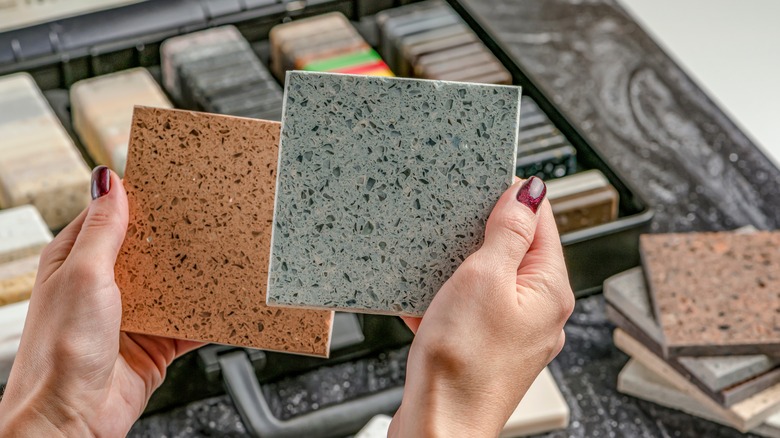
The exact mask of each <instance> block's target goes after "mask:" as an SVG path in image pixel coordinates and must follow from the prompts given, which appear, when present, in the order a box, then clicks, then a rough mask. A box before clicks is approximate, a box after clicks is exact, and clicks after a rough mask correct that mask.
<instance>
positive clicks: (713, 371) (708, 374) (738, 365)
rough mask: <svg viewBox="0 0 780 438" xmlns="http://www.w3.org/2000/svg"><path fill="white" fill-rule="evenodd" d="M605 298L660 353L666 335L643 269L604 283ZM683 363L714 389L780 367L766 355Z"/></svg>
mask: <svg viewBox="0 0 780 438" xmlns="http://www.w3.org/2000/svg"><path fill="white" fill-rule="evenodd" d="M604 298H605V299H606V300H607V302H608V303H609V304H610V305H612V306H614V307H615V309H616V310H618V311H619V312H620V313H622V314H623V315H624V316H625V317H626V318H628V319H630V321H631V322H632V323H633V324H635V325H636V327H638V328H639V329H640V330H641V331H642V332H644V333H645V334H646V335H647V336H649V337H650V339H651V340H652V341H653V342H654V343H655V344H656V345H657V348H653V347H652V346H648V348H650V349H651V350H655V351H656V352H660V345H661V343H662V341H663V335H662V334H661V328H660V326H659V325H658V323H657V322H656V321H655V320H654V319H653V311H652V307H651V304H650V298H649V296H648V293H647V287H646V286H645V279H644V272H643V270H642V268H641V267H638V268H634V269H631V270H630V271H626V272H623V273H621V274H618V275H616V276H614V277H612V278H609V279H607V281H606V282H604ZM679 361H680V362H681V363H682V364H684V365H685V367H686V368H688V369H689V370H690V371H691V373H693V374H696V375H697V376H698V377H699V378H701V379H702V381H704V382H705V383H706V384H707V385H708V386H709V387H710V388H711V389H713V390H720V389H724V388H728V387H730V386H732V385H734V384H737V383H739V382H742V381H745V380H747V379H751V378H753V377H756V376H758V375H760V374H762V373H765V372H767V371H769V370H770V369H772V368H774V367H775V366H776V365H777V364H778V359H774V358H771V357H768V356H764V355H749V356H713V357H681V358H680V359H679Z"/></svg>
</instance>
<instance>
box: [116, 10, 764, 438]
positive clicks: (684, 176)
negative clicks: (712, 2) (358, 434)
mask: <svg viewBox="0 0 780 438" xmlns="http://www.w3.org/2000/svg"><path fill="white" fill-rule="evenodd" d="M453 3H454V4H456V5H459V6H461V7H465V9H466V10H467V11H468V12H469V13H471V14H472V15H473V17H474V19H475V23H472V24H477V25H479V26H482V27H483V28H484V29H485V30H486V31H487V33H488V35H490V36H491V37H492V40H493V42H492V46H493V47H492V48H494V49H498V50H499V51H501V52H503V54H502V56H503V60H504V61H512V62H514V63H515V64H516V65H518V66H519V67H521V68H522V70H523V72H524V73H525V74H526V75H527V77H528V79H529V80H530V81H531V82H532V83H533V84H535V85H536V86H537V87H538V89H540V90H542V92H543V93H544V95H545V96H547V97H548V98H549V99H550V100H552V101H553V102H554V104H555V105H556V107H557V108H558V109H559V110H560V112H561V116H563V117H564V118H565V119H566V120H567V121H568V122H569V123H571V125H572V126H574V127H575V128H576V129H577V131H578V133H579V134H580V135H581V136H582V137H583V138H584V139H585V140H586V141H587V142H588V143H589V144H590V145H591V146H592V147H593V148H594V149H595V150H596V151H597V152H598V153H599V154H600V155H601V156H602V157H603V159H604V160H605V161H606V162H607V163H608V164H609V165H610V166H611V167H612V168H613V169H614V171H615V172H616V173H617V174H618V175H619V176H620V177H621V178H622V179H624V180H625V181H628V182H629V183H630V184H631V185H632V186H633V188H634V190H635V191H636V192H638V193H639V194H640V195H641V196H642V198H643V199H645V200H646V201H648V203H650V204H651V205H652V206H653V208H654V209H655V211H656V216H655V218H654V220H653V223H652V225H651V231H652V232H666V231H703V230H721V229H731V228H736V227H739V226H744V225H754V226H756V227H758V228H762V229H769V228H776V227H777V226H778V225H779V224H780V190H778V187H779V185H778V182H779V181H780V171H778V169H777V168H775V167H774V166H773V165H772V164H771V162H770V161H769V160H768V159H767V158H766V157H765V156H764V155H763V153H762V152H761V151H760V150H759V149H758V148H756V146H755V145H754V144H753V143H752V142H751V141H750V140H749V139H748V138H747V137H746V136H745V135H744V134H743V133H742V132H741V131H740V130H739V129H738V128H737V127H736V125H735V124H734V123H733V122H732V121H731V120H729V119H728V117H727V116H726V115H725V114H724V113H723V112H722V111H721V110H720V109H719V108H718V107H717V106H716V105H715V104H714V103H713V102H712V100H711V99H710V98H709V97H707V95H706V94H704V93H703V92H702V91H701V89H700V88H699V87H698V86H697V85H696V84H695V83H694V82H693V81H692V80H691V79H690V78H689V77H688V76H687V75H686V74H685V73H684V72H683V71H682V70H681V69H680V68H679V67H678V66H677V65H676V64H675V63H674V62H673V61H672V60H671V59H670V58H669V57H668V56H667V55H666V54H665V53H664V52H663V51H662V50H661V49H660V48H659V47H658V46H657V44H656V43H655V42H654V41H653V40H652V39H651V38H650V37H649V36H648V35H647V34H646V33H645V32H644V31H643V30H642V29H641V28H640V27H639V26H638V25H637V24H636V23H635V22H634V20H633V19H632V18H631V17H630V16H629V15H627V14H626V12H625V11H624V10H623V9H622V8H621V7H620V6H619V5H618V4H617V2H616V1H614V0H590V1H587V2H582V1H579V0H523V1H518V0H459V1H456V2H453ZM611 331H612V326H611V324H610V323H609V322H608V321H607V319H606V316H605V313H604V301H603V298H602V297H601V296H594V297H590V298H585V299H580V300H579V301H578V303H577V306H576V308H575V311H574V314H573V315H572V318H571V320H570V321H569V323H568V324H567V326H566V334H567V345H566V347H565V348H564V350H563V352H562V353H561V354H560V356H559V357H558V358H557V359H555V361H553V362H552V364H551V365H550V369H551V371H552V373H553V375H554V376H555V378H556V380H557V382H558V384H559V385H560V387H561V391H562V392H563V394H564V396H565V397H566V399H567V401H568V403H569V406H570V408H571V423H570V426H569V428H568V430H566V431H560V432H554V433H551V434H548V435H545V436H549V437H595V436H719V437H731V436H742V435H741V434H739V433H737V432H736V431H733V430H732V429H728V428H725V427H722V426H719V425H716V424H714V423H711V422H707V421H704V420H699V419H696V418H694V417H691V416H688V415H685V414H682V413H679V412H676V411H672V410H669V409H666V408H662V407H660V406H657V405H655V404H652V403H648V402H644V401H640V400H637V399H634V398H632V397H628V396H624V395H621V394H619V393H617V391H616V381H617V374H618V372H619V371H620V369H621V368H622V367H623V365H624V364H625V363H626V361H627V356H625V355H624V354H622V353H621V352H619V351H618V350H617V349H616V348H615V347H614V345H613V344H612V340H611ZM382 354H383V355H384V356H383V358H382V359H380V358H378V357H374V358H370V359H367V360H363V361H358V362H356V363H351V364H346V365H344V366H343V368H339V367H332V368H329V369H321V370H318V371H316V372H315V373H314V374H310V375H304V376H300V377H298V378H294V379H286V380H283V381H280V382H276V383H274V384H272V385H266V386H265V387H264V391H265V393H266V396H267V397H269V398H271V399H272V400H275V401H273V402H272V403H275V404H276V408H274V409H275V412H276V413H277V414H278V415H284V411H285V410H286V411H287V412H288V414H289V412H293V411H295V412H299V411H301V410H303V411H306V410H308V409H310V408H311V405H312V403H314V402H313V400H319V403H321V402H322V401H323V400H325V399H329V400H333V399H334V398H333V397H338V396H339V394H341V396H343V395H344V392H343V387H344V385H345V384H347V383H348V384H349V386H350V393H351V394H357V393H361V392H368V391H371V390H376V389H378V388H379V386H377V384H376V382H377V381H378V379H379V380H382V379H384V380H382V381H383V382H384V383H385V384H387V385H391V384H393V382H397V383H400V382H402V381H403V371H404V367H403V364H404V361H405V357H406V356H405V355H406V350H405V349H400V350H393V351H389V352H386V353H382ZM358 376H359V377H358ZM307 379H311V380H308V383H305V382H307ZM317 382H331V383H332V384H331V385H330V388H329V389H328V388H327V387H324V386H323V385H321V384H320V383H317ZM372 382H373V383H372ZM323 388H325V389H323ZM339 388H342V389H339ZM204 435H226V436H244V435H245V431H244V429H243V427H242V425H241V423H240V420H239V419H238V416H237V414H236V412H235V410H234V408H233V406H232V404H231V403H230V401H229V400H228V399H227V397H226V396H221V397H216V398H210V399H207V400H203V401H199V402H195V403H192V404H190V405H188V406H186V407H183V408H178V409H175V410H173V411H170V412H166V413H162V414H156V415H153V416H149V417H146V418H144V419H142V420H140V421H139V422H138V424H137V425H136V426H135V428H134V429H133V431H132V432H131V434H130V436H177V437H189V436H204Z"/></svg>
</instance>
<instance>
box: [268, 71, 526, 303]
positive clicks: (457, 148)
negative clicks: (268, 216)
mask: <svg viewBox="0 0 780 438" xmlns="http://www.w3.org/2000/svg"><path fill="white" fill-rule="evenodd" d="M285 90H286V102H285V113H284V117H283V124H282V126H283V128H282V138H281V143H280V157H279V178H278V181H277V202H276V207H275V219H274V230H273V233H274V234H273V241H272V250H271V254H272V256H271V267H270V278H269V285H268V287H269V289H268V304H270V305H274V306H301V307H313V308H333V309H343V310H347V311H358V312H371V313H384V314H399V315H415V316H419V315H422V313H423V312H424V311H425V309H426V308H427V307H428V305H429V304H430V302H431V299H433V296H434V294H436V292H437V291H438V290H439V288H440V287H441V286H442V284H443V283H444V282H445V281H446V280H447V279H448V278H449V277H450V276H451V275H452V273H453V272H454V271H455V268H457V267H458V266H459V265H460V263H461V262H462V261H463V260H464V259H465V258H466V257H467V256H468V255H469V254H471V253H472V252H474V251H475V250H476V249H477V248H478V247H479V246H480V244H481V242H482V239H483V236H484V230H485V223H486V221H487V217H488V215H489V213H490V211H491V210H492V208H493V206H494V205H495V202H496V201H497V200H498V198H499V196H500V195H501V193H503V192H504V191H505V190H506V189H507V188H508V187H509V185H510V184H511V183H512V177H513V176H512V175H513V173H514V162H515V148H516V139H517V131H518V130H517V127H518V121H517V120H518V115H519V109H520V108H519V105H520V88H518V87H508V86H496V85H474V84H463V83H446V82H434V81H422V80H412V79H400V78H377V77H366V76H351V75H337V74H327V73H309V72H291V73H289V74H288V78H287V86H286V88H285Z"/></svg>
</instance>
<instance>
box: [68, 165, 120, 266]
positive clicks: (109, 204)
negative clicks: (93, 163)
mask: <svg viewBox="0 0 780 438" xmlns="http://www.w3.org/2000/svg"><path fill="white" fill-rule="evenodd" d="M92 197H93V201H92V203H91V204H90V206H89V211H88V212H87V216H86V218H84V224H83V225H82V226H81V232H80V233H79V235H78V236H77V237H76V241H75V242H74V243H73V250H72V251H71V253H70V256H69V257H68V260H67V261H66V263H71V261H72V263H74V264H76V265H81V264H82V263H84V264H87V265H88V266H90V268H91V269H93V270H94V271H95V272H97V273H108V272H110V273H111V274H112V275H110V276H109V277H108V278H111V279H113V272H114V264H115V263H116V257H117V254H118V253H119V249H120V248H121V247H122V242H123V241H124V239H125V233H126V232H127V220H128V219H127V217H128V213H127V194H126V193H125V188H124V187H123V186H122V181H121V180H120V179H119V177H118V176H117V175H116V174H115V173H114V172H112V171H110V170H109V169H108V168H107V167H105V166H98V167H96V168H95V170H94V171H93V172H92Z"/></svg>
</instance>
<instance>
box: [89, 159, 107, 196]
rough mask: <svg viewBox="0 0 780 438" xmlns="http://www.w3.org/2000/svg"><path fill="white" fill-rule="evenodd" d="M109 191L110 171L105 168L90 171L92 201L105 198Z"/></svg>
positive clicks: (99, 167)
mask: <svg viewBox="0 0 780 438" xmlns="http://www.w3.org/2000/svg"><path fill="white" fill-rule="evenodd" d="M110 190H111V171H110V170H108V167H106V166H98V167H96V168H95V169H93V170H92V199H97V198H99V197H101V196H105V195H107V194H108V192H109V191H110Z"/></svg>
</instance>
